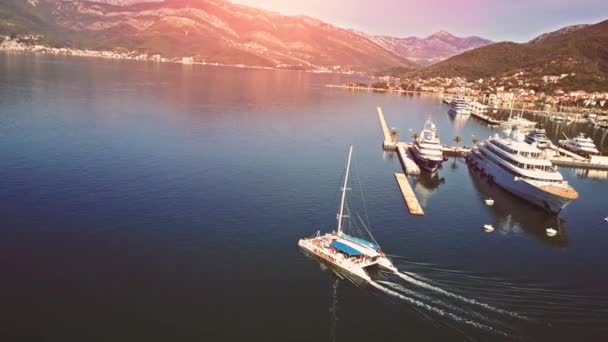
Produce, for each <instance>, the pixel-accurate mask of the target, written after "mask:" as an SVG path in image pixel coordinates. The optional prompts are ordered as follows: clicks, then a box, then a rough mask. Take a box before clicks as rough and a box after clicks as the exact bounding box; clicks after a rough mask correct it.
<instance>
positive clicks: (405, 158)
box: [397, 144, 420, 175]
mask: <svg viewBox="0 0 608 342" xmlns="http://www.w3.org/2000/svg"><path fill="white" fill-rule="evenodd" d="M397 154H398V155H399V159H401V166H403V171H405V173H406V174H408V175H419V174H420V167H419V166H418V164H416V162H414V161H413V160H412V159H411V158H410V157H409V154H408V151H407V147H405V145H404V144H397Z"/></svg>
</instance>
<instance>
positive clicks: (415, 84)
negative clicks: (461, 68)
mask: <svg viewBox="0 0 608 342" xmlns="http://www.w3.org/2000/svg"><path fill="white" fill-rule="evenodd" d="M573 77H576V74H575V73H571V74H561V75H543V76H542V77H540V78H538V77H536V78H534V77H532V76H531V75H527V74H526V73H525V72H523V71H520V72H517V73H515V74H513V75H509V76H504V77H500V78H495V77H491V78H489V79H483V78H480V79H477V80H475V81H471V80H467V79H465V78H461V77H453V78H449V77H432V78H428V79H425V78H403V79H402V78H398V77H391V76H382V77H378V78H377V82H375V83H373V84H371V85H367V84H364V83H349V84H347V85H346V86H347V87H349V88H359V89H369V90H374V91H390V92H404V93H405V92H414V93H423V94H440V95H444V96H445V97H450V96H456V95H460V96H464V97H466V98H467V99H469V100H471V99H476V101H477V102H480V103H481V104H482V105H483V106H481V107H480V108H481V109H485V108H507V109H508V108H509V107H510V106H511V104H513V103H515V104H516V105H517V106H519V107H518V109H521V106H523V108H524V109H525V110H534V111H542V112H550V113H559V114H560V115H563V116H569V115H568V114H584V113H588V114H591V119H593V120H596V116H599V117H600V119H601V116H606V118H605V119H606V120H608V92H587V91H585V90H574V91H565V90H563V89H561V88H560V87H559V84H560V82H561V81H564V80H566V79H567V78H573ZM531 79H534V80H531ZM535 89H550V90H547V91H537V90H535ZM472 105H473V106H479V105H478V104H475V103H473V104H472ZM484 107H485V108H484ZM572 119H576V120H580V118H579V117H578V116H576V115H575V117H573V118H572Z"/></svg>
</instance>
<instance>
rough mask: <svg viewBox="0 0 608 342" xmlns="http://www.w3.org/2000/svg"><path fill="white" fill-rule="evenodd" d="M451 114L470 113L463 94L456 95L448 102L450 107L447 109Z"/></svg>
mask: <svg viewBox="0 0 608 342" xmlns="http://www.w3.org/2000/svg"><path fill="white" fill-rule="evenodd" d="M448 111H449V112H450V113H451V114H453V115H470V114H471V110H470V108H469V104H468V103H467V100H466V99H465V98H464V96H456V97H455V98H454V99H452V101H451V102H450V109H449V110H448Z"/></svg>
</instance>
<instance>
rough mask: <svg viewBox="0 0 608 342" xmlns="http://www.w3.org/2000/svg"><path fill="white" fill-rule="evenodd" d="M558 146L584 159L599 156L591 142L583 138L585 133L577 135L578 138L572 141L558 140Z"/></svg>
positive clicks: (585, 137)
mask: <svg viewBox="0 0 608 342" xmlns="http://www.w3.org/2000/svg"><path fill="white" fill-rule="evenodd" d="M566 138H568V137H566ZM559 145H560V146H561V147H563V148H565V149H567V150H570V151H572V152H574V153H577V154H580V155H582V156H585V157H588V156H593V155H598V154H600V151H599V150H598V149H597V147H596V146H595V143H594V142H593V140H591V138H589V137H587V136H585V133H579V135H578V136H576V137H574V138H572V139H563V140H560V141H559Z"/></svg>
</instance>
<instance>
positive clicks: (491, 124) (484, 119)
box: [471, 113, 504, 126]
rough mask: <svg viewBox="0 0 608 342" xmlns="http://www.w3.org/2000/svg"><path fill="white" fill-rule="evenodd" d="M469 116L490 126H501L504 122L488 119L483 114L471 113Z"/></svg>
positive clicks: (487, 116) (488, 117)
mask: <svg viewBox="0 0 608 342" xmlns="http://www.w3.org/2000/svg"><path fill="white" fill-rule="evenodd" d="M471 116H474V117H475V118H477V119H479V120H481V121H483V122H485V123H487V124H488V125H490V126H499V125H500V124H502V123H503V122H504V121H501V120H497V119H494V118H492V117H490V116H489V115H485V114H481V113H471Z"/></svg>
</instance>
